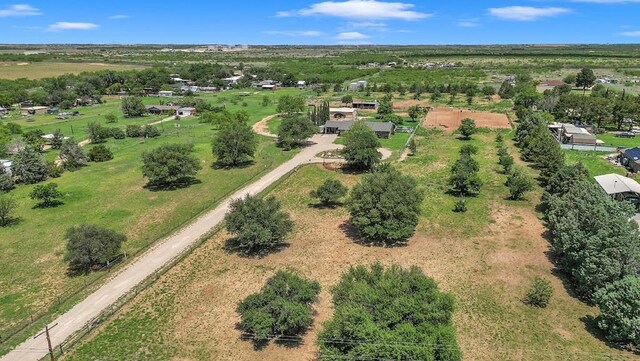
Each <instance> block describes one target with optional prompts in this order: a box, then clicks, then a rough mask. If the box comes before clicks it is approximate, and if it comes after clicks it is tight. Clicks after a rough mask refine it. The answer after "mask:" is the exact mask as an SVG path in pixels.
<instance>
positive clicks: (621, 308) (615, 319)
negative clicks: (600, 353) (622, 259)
mask: <svg viewBox="0 0 640 361" xmlns="http://www.w3.org/2000/svg"><path fill="white" fill-rule="evenodd" d="M594 298H595V302H596V304H597V305H598V307H599V308H600V316H598V319H597V320H598V327H599V328H600V329H601V330H602V331H604V333H605V337H606V338H607V340H609V341H617V342H632V343H633V344H635V345H636V346H638V345H640V278H638V276H627V277H625V278H623V279H621V280H619V281H616V282H613V283H610V284H608V285H606V286H605V287H603V288H601V289H600V290H598V291H597V292H596V294H595V297H594Z"/></svg>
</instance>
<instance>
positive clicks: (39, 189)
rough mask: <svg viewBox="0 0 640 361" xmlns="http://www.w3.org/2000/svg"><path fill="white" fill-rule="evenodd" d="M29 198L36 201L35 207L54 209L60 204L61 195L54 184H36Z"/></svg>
mask: <svg viewBox="0 0 640 361" xmlns="http://www.w3.org/2000/svg"><path fill="white" fill-rule="evenodd" d="M29 196H30V197H31V199H35V200H37V201H38V204H37V206H38V207H42V208H48V207H55V206H57V205H60V204H61V203H62V201H61V200H60V198H62V193H61V192H60V191H59V190H58V185H57V184H56V183H47V184H38V185H36V186H35V187H33V189H32V190H31V193H30V194H29Z"/></svg>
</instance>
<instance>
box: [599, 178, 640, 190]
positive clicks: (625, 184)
mask: <svg viewBox="0 0 640 361" xmlns="http://www.w3.org/2000/svg"><path fill="white" fill-rule="evenodd" d="M595 179H596V182H598V184H599V185H600V187H602V189H604V191H605V192H607V194H609V195H612V194H617V193H629V192H631V193H637V194H640V184H638V182H636V181H635V180H633V179H631V178H627V177H623V176H621V175H619V174H605V175H599V176H596V177H595Z"/></svg>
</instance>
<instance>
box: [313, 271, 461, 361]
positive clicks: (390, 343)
mask: <svg viewBox="0 0 640 361" xmlns="http://www.w3.org/2000/svg"><path fill="white" fill-rule="evenodd" d="M331 293H332V297H333V309H334V311H335V312H334V313H333V317H332V318H331V319H329V320H328V321H326V322H325V323H324V324H323V328H322V330H321V331H320V333H319V334H318V340H317V342H318V346H319V348H320V355H319V357H318V358H319V359H321V360H325V359H326V360H329V359H336V360H337V359H345V360H440V361H458V360H461V359H462V353H461V352H460V349H459V347H458V343H457V341H456V331H455V327H454V325H453V321H452V314H453V311H454V302H453V297H452V296H451V295H449V294H446V293H442V292H440V291H439V290H438V286H437V284H436V283H435V282H434V281H433V280H432V279H431V278H428V277H426V276H425V275H424V273H422V270H420V268H418V267H411V268H410V269H402V268H400V267H399V266H397V265H392V266H389V267H387V268H384V267H383V266H382V265H380V264H373V265H371V266H370V267H367V266H357V267H352V268H351V269H349V271H348V272H347V273H346V274H344V275H343V276H342V278H341V280H340V282H339V283H338V285H336V287H334V288H333V289H332V290H331ZM345 340H348V342H345Z"/></svg>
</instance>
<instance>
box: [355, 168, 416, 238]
mask: <svg viewBox="0 0 640 361" xmlns="http://www.w3.org/2000/svg"><path fill="white" fill-rule="evenodd" d="M423 198H424V196H423V194H422V192H421V191H420V190H418V186H417V182H416V181H415V179H413V178H412V177H410V176H407V175H403V174H402V173H400V172H399V171H397V170H395V169H393V168H392V167H390V166H387V167H380V169H377V170H376V171H374V172H373V173H372V174H369V175H367V176H365V178H364V179H363V180H362V182H360V183H359V184H357V185H356V186H354V187H353V189H352V190H351V196H350V201H349V214H350V215H351V218H350V223H351V225H353V226H354V227H355V228H356V229H357V230H358V232H359V233H360V235H361V236H362V237H363V238H364V239H365V240H368V241H373V242H383V243H384V244H386V243H396V242H400V241H404V240H406V239H407V238H409V237H410V236H411V235H412V234H413V232H414V230H415V227H416V226H417V224H418V216H419V215H420V205H421V203H422V200H423Z"/></svg>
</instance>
